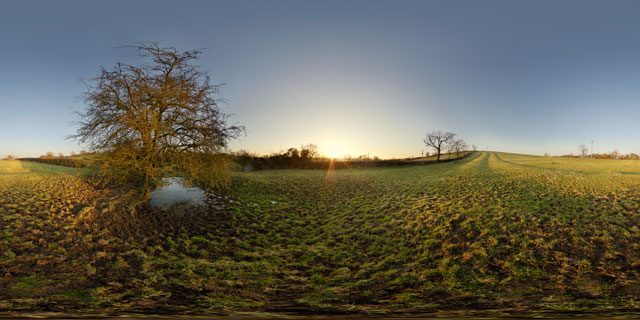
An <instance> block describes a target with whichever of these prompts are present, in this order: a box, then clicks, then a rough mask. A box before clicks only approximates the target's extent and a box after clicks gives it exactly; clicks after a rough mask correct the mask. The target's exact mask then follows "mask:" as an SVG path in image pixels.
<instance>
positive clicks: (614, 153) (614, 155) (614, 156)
mask: <svg viewBox="0 0 640 320" xmlns="http://www.w3.org/2000/svg"><path fill="white" fill-rule="evenodd" d="M618 156H620V151H618V149H617V148H616V149H613V151H611V159H613V160H618Z"/></svg>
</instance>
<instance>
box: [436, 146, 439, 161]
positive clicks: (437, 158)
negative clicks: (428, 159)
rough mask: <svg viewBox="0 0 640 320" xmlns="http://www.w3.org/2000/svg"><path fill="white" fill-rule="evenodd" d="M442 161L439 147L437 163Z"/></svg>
mask: <svg viewBox="0 0 640 320" xmlns="http://www.w3.org/2000/svg"><path fill="white" fill-rule="evenodd" d="M438 162H440V149H438V157H436V163H438Z"/></svg>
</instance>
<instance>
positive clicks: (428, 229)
mask: <svg viewBox="0 0 640 320" xmlns="http://www.w3.org/2000/svg"><path fill="white" fill-rule="evenodd" d="M586 161H587V160H584V161H583V160H576V159H556V158H543V157H533V156H522V155H512V154H503V153H491V152H478V153H475V154H472V155H470V156H469V157H467V158H465V159H462V160H457V161H453V162H447V163H442V164H437V165H424V166H412V167H400V168H388V167H386V168H368V169H357V170H349V169H345V170H334V171H332V172H331V174H330V175H328V174H327V171H324V170H268V171H256V172H249V173H246V172H236V173H234V182H233V186H232V189H231V190H230V191H229V192H228V193H227V194H225V196H227V198H228V200H224V201H225V202H224V204H225V207H224V211H215V210H213V211H205V212H199V211H197V210H191V211H189V212H188V214H184V215H178V213H179V211H171V212H163V215H159V217H164V218H165V219H167V221H169V222H170V225H171V226H174V225H175V226H176V228H175V229H169V230H168V231H167V230H163V231H162V232H157V233H151V234H148V235H145V236H131V237H117V236H114V235H113V234H111V233H109V232H106V230H114V229H115V230H116V231H117V230H118V229H120V228H121V226H119V225H100V224H97V223H91V222H89V221H87V220H86V217H88V216H89V215H91V214H94V215H96V216H98V217H100V216H109V215H114V214H119V213H120V212H121V210H126V206H121V205H114V204H113V202H112V201H113V200H111V199H117V197H114V195H113V194H110V193H109V192H107V191H105V190H96V189H94V188H93V187H92V186H91V185H90V184H88V183H86V181H85V180H83V179H82V177H78V176H75V175H69V174H65V173H59V174H49V173H48V172H52V171H53V172H56V170H54V169H58V168H54V169H52V168H47V167H44V168H43V167H41V166H40V165H39V164H38V165H39V166H37V167H36V166H34V167H31V168H29V170H33V171H32V172H23V173H20V174H0V224H1V225H2V226H3V227H4V228H2V229H0V270H5V271H6V272H10V275H9V276H6V275H5V276H4V277H3V278H0V279H1V280H0V288H5V289H3V290H4V291H3V302H2V303H4V305H10V306H14V308H17V307H20V308H24V309H34V308H35V309H38V303H40V302H33V301H38V300H37V299H43V300H46V301H49V302H50V303H62V304H61V305H65V306H68V307H69V308H71V309H74V308H78V307H83V308H98V307H99V308H111V310H116V311H118V310H120V311H122V310H137V308H151V309H154V310H158V309H162V308H175V309H172V310H189V311H194V310H195V311H197V310H199V311H203V312H206V311H211V310H233V309H237V308H240V309H242V308H261V307H265V306H273V305H279V306H282V305H293V306H295V307H296V308H300V307H301V306H302V307H306V308H312V309H315V310H322V309H338V310H351V311H353V310H361V311H362V310H396V311H397V310H421V311H425V310H431V311H435V310H438V309H443V308H445V309H474V308H513V307H517V308H519V310H522V308H532V309H544V310H553V311H576V310H577V311H585V310H590V311H592V310H594V309H595V310H605V311H606V310H616V308H617V309H621V308H634V306H637V305H640V294H638V292H639V291H638V288H640V277H638V267H639V266H640V246H639V245H638V243H640V228H639V227H638V225H640V218H639V217H638V212H640V200H638V199H640V175H636V174H617V173H615V172H626V171H629V172H634V170H636V169H634V168H633V166H635V163H630V162H609V161H602V160H592V161H591V163H589V164H588V165H587V164H583V163H585V162H586ZM598 163H601V164H602V167H598V166H597V164H598ZM10 166H11V167H12V168H17V165H16V164H15V163H12V164H7V165H6V166H5V167H7V168H9V167H10ZM547 167H548V168H547ZM38 168H39V169H38ZM572 168H578V169H579V170H572ZM36 169H37V170H40V171H39V172H41V173H45V174H41V173H35V172H36V171H35V170H36ZM8 170H10V169H7V171H8ZM11 170H19V169H11ZM72 170H75V169H72ZM608 172H613V173H608ZM222 198H224V197H222ZM124 212H125V213H126V214H127V215H125V216H124V217H126V219H134V218H135V216H133V215H129V213H127V212H126V211H124ZM149 217H150V216H143V218H145V219H146V218H149ZM157 217H158V216H156V218H157ZM172 217H181V219H182V220H170V219H171V218H172ZM154 221H155V220H154ZM177 226H182V227H177ZM29 299H31V300H29ZM30 301H31V302H30ZM0 306H3V305H2V304H0ZM181 308H182V309H181Z"/></svg>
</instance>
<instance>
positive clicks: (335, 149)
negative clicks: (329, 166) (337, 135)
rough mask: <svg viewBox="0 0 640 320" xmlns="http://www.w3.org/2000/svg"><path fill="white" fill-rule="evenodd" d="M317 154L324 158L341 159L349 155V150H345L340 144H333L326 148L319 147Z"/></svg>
mask: <svg viewBox="0 0 640 320" xmlns="http://www.w3.org/2000/svg"><path fill="white" fill-rule="evenodd" d="M319 149H320V150H319V152H320V154H322V155H323V156H325V157H328V158H332V159H342V158H344V156H346V155H351V154H350V153H349V151H348V150H349V148H346V147H345V146H344V144H341V143H333V144H331V145H327V146H324V147H323V146H319Z"/></svg>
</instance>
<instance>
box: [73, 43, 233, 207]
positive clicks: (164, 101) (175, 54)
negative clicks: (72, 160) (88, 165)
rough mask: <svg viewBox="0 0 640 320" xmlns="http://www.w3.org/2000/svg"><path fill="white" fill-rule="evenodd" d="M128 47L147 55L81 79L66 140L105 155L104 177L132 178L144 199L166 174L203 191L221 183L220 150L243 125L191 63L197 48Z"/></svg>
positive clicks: (225, 168) (224, 168) (224, 179)
mask: <svg viewBox="0 0 640 320" xmlns="http://www.w3.org/2000/svg"><path fill="white" fill-rule="evenodd" d="M131 48H133V49H135V50H137V52H138V55H139V56H140V57H141V58H143V59H145V60H146V61H145V62H144V63H142V64H140V65H139V66H134V65H128V64H123V63H117V64H116V66H115V67H114V68H113V69H110V70H107V69H105V68H102V70H101V74H100V75H99V76H97V77H96V78H93V79H91V80H90V81H89V82H88V84H87V91H86V92H85V102H86V103H87V105H88V107H87V109H86V111H85V112H84V113H79V116H80V121H79V128H78V130H77V134H76V135H73V136H71V137H70V138H75V139H77V140H79V141H80V142H81V143H83V144H86V145H88V146H89V147H90V149H91V151H92V152H100V153H102V155H104V156H105V159H104V165H103V168H102V170H101V172H102V174H103V177H105V178H106V179H107V180H116V181H122V182H124V181H134V182H136V183H137V184H138V185H139V186H140V190H141V191H142V193H143V194H144V196H145V197H146V198H147V199H148V198H149V197H150V191H151V188H152V187H153V186H154V185H156V184H158V183H161V178H162V177H163V176H164V175H166V174H167V173H168V172H174V174H175V172H180V174H181V175H183V176H184V177H185V178H187V179H188V180H189V181H194V180H198V181H199V182H200V184H201V185H203V186H204V187H205V188H207V189H213V188H218V187H223V186H225V185H227V184H228V183H229V181H230V173H229V167H230V166H231V163H230V160H227V159H226V158H225V157H223V156H221V155H220V153H221V152H222V151H224V150H225V149H226V146H227V143H228V141H229V140H230V139H232V138H236V137H238V136H239V134H241V133H242V132H243V129H244V128H243V127H241V126H238V125H227V119H228V116H227V115H226V114H225V113H224V112H223V111H222V110H221V109H220V108H219V106H218V105H219V103H220V102H221V100H220V98H218V96H219V86H217V85H213V84H211V80H210V77H209V75H208V74H207V73H205V72H202V71H200V70H199V68H198V67H196V66H195V65H193V64H191V62H192V61H194V60H196V59H198V57H199V55H200V53H201V52H200V51H198V50H192V51H184V52H181V51H178V50H177V49H175V48H161V47H159V46H158V44H157V43H147V44H140V45H137V46H131ZM83 153H84V152H83Z"/></svg>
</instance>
